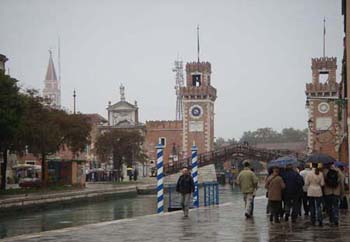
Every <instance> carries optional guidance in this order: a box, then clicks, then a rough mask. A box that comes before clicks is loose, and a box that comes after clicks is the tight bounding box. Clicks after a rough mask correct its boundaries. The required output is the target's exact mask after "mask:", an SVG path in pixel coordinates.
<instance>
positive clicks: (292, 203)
mask: <svg viewBox="0 0 350 242" xmlns="http://www.w3.org/2000/svg"><path fill="white" fill-rule="evenodd" d="M282 179H283V181H284V183H285V184H286V187H285V189H284V191H283V200H284V204H285V206H284V212H285V221H288V219H289V216H291V217H292V222H293V223H295V222H296V219H297V217H298V214H299V211H300V205H301V204H300V202H301V196H302V193H303V186H304V179H303V177H302V176H300V175H299V173H298V172H296V171H295V170H294V169H293V165H292V164H288V165H287V166H286V169H285V172H284V173H283V174H282Z"/></svg>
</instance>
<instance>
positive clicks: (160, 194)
mask: <svg viewBox="0 0 350 242" xmlns="http://www.w3.org/2000/svg"><path fill="white" fill-rule="evenodd" d="M156 149H157V213H158V214H161V213H164V184H163V183H164V181H163V177H164V175H163V150H164V146H162V145H161V144H158V145H157V146H156Z"/></svg>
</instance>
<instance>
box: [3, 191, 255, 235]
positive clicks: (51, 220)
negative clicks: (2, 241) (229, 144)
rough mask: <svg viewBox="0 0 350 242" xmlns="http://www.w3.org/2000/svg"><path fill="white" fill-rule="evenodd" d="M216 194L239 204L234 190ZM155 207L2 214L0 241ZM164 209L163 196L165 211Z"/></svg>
mask: <svg viewBox="0 0 350 242" xmlns="http://www.w3.org/2000/svg"><path fill="white" fill-rule="evenodd" d="M200 190H202V189H200ZM219 190H220V203H226V202H241V200H242V199H240V198H241V195H240V193H239V191H238V189H237V188H232V187H231V186H229V185H226V186H220V189H219ZM260 190H261V189H260ZM200 194H203V192H201V193H200ZM202 201H203V199H202ZM156 207H157V203H156V195H138V196H135V197H132V198H110V199H108V200H104V201H96V202H79V203H75V204H71V205H64V206H62V207H53V208H49V209H45V210H33V211H25V212H18V213H13V212H12V213H9V214H4V213H3V214H1V217H0V238H4V237H11V236H16V235H22V234H29V233H37V232H42V231H48V230H54V229H61V228H67V227H73V226H80V225H84V224H92V223H98V222H104V221H111V220H119V219H125V218H133V217H138V216H144V215H149V214H154V213H156ZM167 207H168V199H167V196H166V197H165V208H167Z"/></svg>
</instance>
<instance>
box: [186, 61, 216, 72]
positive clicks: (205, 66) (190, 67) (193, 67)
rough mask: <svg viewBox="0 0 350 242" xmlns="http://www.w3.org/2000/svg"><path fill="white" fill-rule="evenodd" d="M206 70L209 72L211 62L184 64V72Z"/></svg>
mask: <svg viewBox="0 0 350 242" xmlns="http://www.w3.org/2000/svg"><path fill="white" fill-rule="evenodd" d="M196 71H198V72H207V73H209V74H210V73H211V64H210V63H209V62H199V63H198V62H188V63H187V64H186V72H187V73H190V72H196Z"/></svg>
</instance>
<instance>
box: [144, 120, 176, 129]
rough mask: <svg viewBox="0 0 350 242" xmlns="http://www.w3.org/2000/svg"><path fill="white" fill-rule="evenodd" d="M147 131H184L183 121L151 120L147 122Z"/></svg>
mask: <svg viewBox="0 0 350 242" xmlns="http://www.w3.org/2000/svg"><path fill="white" fill-rule="evenodd" d="M146 128H147V129H182V121H181V120H150V121H146Z"/></svg>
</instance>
